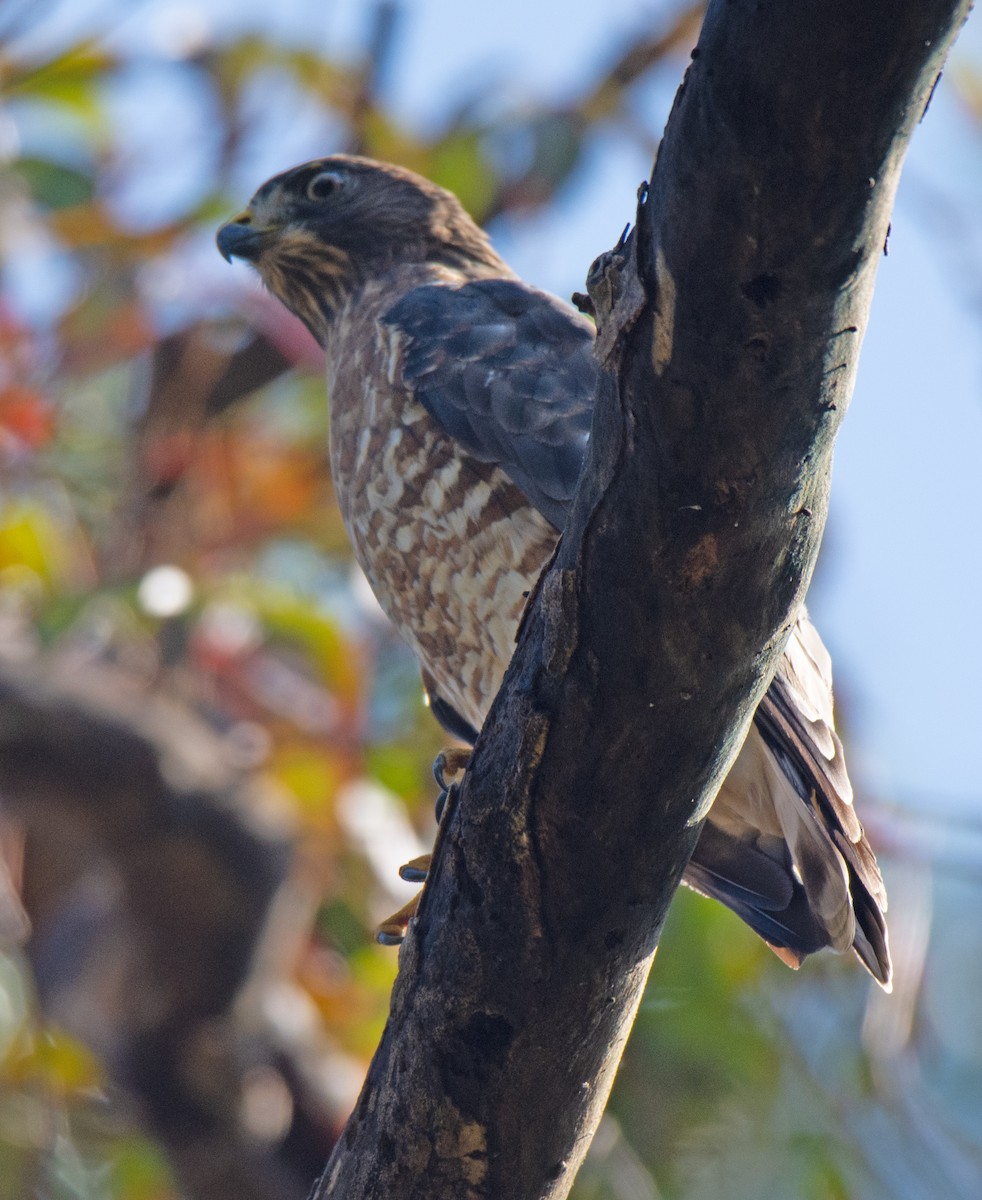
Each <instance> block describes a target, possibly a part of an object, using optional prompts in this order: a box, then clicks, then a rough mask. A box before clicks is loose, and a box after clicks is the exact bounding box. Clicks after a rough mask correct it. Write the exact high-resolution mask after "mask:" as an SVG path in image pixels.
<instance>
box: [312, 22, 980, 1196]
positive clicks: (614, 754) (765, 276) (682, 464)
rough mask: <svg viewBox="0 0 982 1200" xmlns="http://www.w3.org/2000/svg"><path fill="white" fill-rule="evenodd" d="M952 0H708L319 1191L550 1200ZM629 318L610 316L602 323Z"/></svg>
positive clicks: (775, 546) (600, 273) (627, 985)
mask: <svg viewBox="0 0 982 1200" xmlns="http://www.w3.org/2000/svg"><path fill="white" fill-rule="evenodd" d="M968 7H969V6H968V4H967V3H966V2H965V0H916V2H915V0H905V2H903V3H897V2H896V0H869V2H867V3H864V4H855V3H852V2H848V0H802V2H801V3H796V4H781V3H775V4H772V3H767V2H766V0H765V2H763V3H761V2H760V0H727V2H724V0H719V2H716V3H713V4H711V5H710V9H709V12H708V15H707V17H706V22H705V26H704V28H703V31H702V35H701V38H700V42H699V48H698V51H697V52H696V53H695V54H694V55H693V57H694V62H693V64H692V66H691V67H690V69H689V72H688V75H687V77H686V80H685V82H684V83H683V86H682V88H681V90H680V92H679V95H678V98H677V100H676V104H675V108H674V110H673V113H672V117H671V120H670V122H669V126H668V130H667V132H666V136H665V140H664V142H663V145H662V147H661V151H660V154H659V158H658V162H657V167H656V169H655V172H654V176H653V179H652V182H651V188H650V191H649V194H648V197H647V200H646V202H645V203H644V204H643V205H642V207H641V208H640V212H639V221H638V227H637V230H636V235H635V237H634V238H633V240H632V241H631V242H629V243H628V245H627V247H625V248H624V249H623V250H622V251H621V252H619V253H618V254H616V255H615V256H613V257H609V258H607V259H606V260H605V261H604V262H602V263H601V264H599V267H598V268H597V269H596V270H595V279H594V281H593V283H594V286H593V288H592V295H593V302H594V305H595V306H596V307H597V309H598V311H599V315H600V318H601V335H600V336H601V345H602V346H603V347H604V348H605V350H606V365H607V366H608V368H609V374H608V375H607V377H606V381H605V385H604V394H603V395H602V397H601V401H600V404H599V405H598V410H597V415H596V419H595V426H594V438H593V441H592V448H591V458H590V463H589V469H588V472H587V476H586V478H585V481H584V484H583V486H582V487H581V491H580V494H579V496H578V498H577V503H576V507H575V510H574V514H573V518H572V521H571V525H570V528H569V529H568V531H567V534H566V536H565V537H564V540H563V544H562V547H561V549H560V552H559V554H558V556H557V559H556V562H555V563H554V565H553V566H552V568H551V569H550V571H549V572H548V573H547V575H546V576H545V578H544V580H543V581H542V583H541V586H540V588H539V589H538V594H537V597H536V599H535V602H534V603H533V604H532V605H531V608H530V612H529V615H528V619H527V620H526V622H525V628H524V631H523V635H522V637H521V639H520V644H519V648H518V651H517V653H516V656H515V660H514V662H513V663H512V666H511V668H510V670H509V673H508V676H507V678H506V681H505V684H504V687H503V688H502V692H501V694H500V695H499V697H498V700H497V701H496V703H495V706H494V708H493V709H492V712H491V714H490V716H489V719H488V721H487V724H486V726H485V729H484V731H483V734H482V737H481V740H480V742H479V744H478V746H477V748H476V751H475V755H474V760H473V766H472V768H471V770H470V771H469V773H468V776H467V780H466V783H465V786H464V790H463V794H462V796H461V798H460V801H459V803H458V804H457V805H456V807H455V809H454V810H453V811H452V812H451V813H450V814H449V816H448V818H447V819H446V820H445V822H444V828H443V835H442V842H441V845H440V846H439V847H438V853H437V856H436V861H435V868H434V874H433V879H432V881H431V883H430V884H429V885H428V887H427V891H426V894H425V897H424V901H423V904H422V908H421V911H420V914H419V918H418V920H417V922H416V924H415V925H414V927H413V928H412V929H411V931H410V935H409V937H408V939H407V941H406V943H405V945H404V947H403V950H402V960H401V971H400V975H399V978H398V980H397V982H396V987H395V990H394V993H393V997H392V1010H391V1015H390V1019H389V1024H388V1026H387V1028H386V1031H385V1034H384V1036H383V1040H382V1043H381V1045H380V1047H379V1049H378V1052H377V1054H376V1057H375V1060H374V1062H373V1064H372V1068H371V1071H370V1073H369V1077H368V1080H367V1082H366V1085H365V1088H364V1091H363V1093H362V1097H361V1099H360V1102H359V1104H358V1106H357V1108H356V1111H355V1113H354V1114H353V1116H352V1118H351V1121H350V1122H349V1125H348V1127H347V1129H346V1131H345V1133H344V1135H343V1137H342V1138H341V1140H340V1141H339V1143H338V1146H337V1147H336V1149H335V1153H334V1155H333V1157H332V1159H331V1161H330V1163H329V1164H328V1167H327V1169H326V1171H325V1174H324V1177H323V1179H322V1181H321V1184H320V1188H319V1191H318V1193H317V1194H318V1195H319V1196H320V1197H322V1198H324V1197H344V1200H357V1198H359V1197H385V1198H386V1200H408V1198H410V1197H413V1198H416V1197H418V1198H423V1197H426V1198H427V1200H440V1198H442V1197H447V1198H450V1197H453V1198H454V1200H460V1198H461V1197H470V1198H473V1200H477V1198H483V1197H488V1198H491V1197H493V1198H494V1200H526V1198H531V1197H557V1198H558V1197H563V1196H565V1195H566V1194H567V1193H568V1190H569V1188H570V1186H571V1183H572V1179H573V1176H574V1174H575V1171H576V1168H577V1166H578V1164H579V1162H580V1160H581V1159H582V1156H583V1154H584V1153H585V1150H586V1147H587V1145H588V1144H589V1141H590V1138H591V1137H592V1134H593V1131H594V1129H595V1127H596V1123H597V1121H598V1120H599V1117H600V1114H601V1111H602V1109H603V1106H604V1103H605V1101H606V1098H607V1094H608V1090H609V1087H610V1084H611V1081H612V1079H613V1075H614V1072H615V1070H616V1066H617V1063H618V1060H619V1057H620V1053H621V1049H622V1047H623V1044H624V1042H625V1040H626V1038H627V1034H628V1031H629V1029H630V1026H631V1023H632V1020H633V1017H634V1013H635V1011H636V1008H637V1005H638V1002H639V1000H640V997H641V993H642V989H643V987H644V983H645V979H646V976H647V973H648V968H649V965H650V962H651V958H652V955H653V953H654V950H655V946H656V943H657V940H658V935H659V931H660V929H661V926H662V922H663V920H664V917H665V912H666V909H667V907H668V904H669V901H670V900H671V897H672V894H673V892H674V890H675V887H676V885H677V883H678V880H679V877H680V875H681V872H682V870H683V869H684V865H685V863H686V861H687V859H688V856H689V854H690V852H691V850H692V847H693V844H694V841H695V838H696V836H697V834H698V830H699V821H700V817H701V816H702V815H703V814H704V813H705V811H706V809H707V807H708V805H709V803H710V801H711V800H712V798H713V796H714V795H715V792H716V790H717V788H718V786H719V783H720V780H721V779H722V778H723V776H724V774H725V772H726V770H727V769H728V767H729V764H730V763H731V762H732V760H733V758H734V756H735V753H736V751H737V749H738V748H739V746H740V744H741V742H742V739H743V736H744V734H745V732H746V729H747V726H748V723H749V720H750V717H751V714H752V713H753V710H754V708H755V706H756V704H757V703H758V701H759V700H760V697H761V696H762V694H763V692H764V690H765V687H766V685H767V683H768V681H769V679H770V677H771V674H772V672H773V670H774V667H775V664H776V662H777V660H778V656H779V654H780V652H781V650H782V649H783V645H784V641H785V639H786V636H787V634H788V631H789V629H790V624H791V620H792V614H793V613H794V611H795V610H796V607H797V605H798V604H799V603H800V602H801V598H802V596H803V595H804V591H805V588H806V586H807V583H808V580H809V577H810V574H811V570H812V566H813V564H814V561H815V556H816V553H817V549H818V544H819V540H820V537H821V532H822V527H823V524H824V519H825V512H826V501H827V495H828V487H829V470H830V462H831V452H832V444H833V439H834V436H835V433H836V431H837V429H838V427H839V424H840V422H841V419H842V416H843V412H844V410H845V408H846V405H847V403H848V401H849V397H850V393H851V390H852V384H853V380H854V377H855V370H856V364H857V359H858V353H859V346H860V341H861V338H862V333H863V330H864V328H865V325H866V319H867V312H868V307H869V302H870V297H871V292H872V286H873V278H874V274H875V270H876V265H877V262H878V259H879V257H880V255H881V253H882V248H883V243H884V238H885V235H886V231H887V224H888V220H889V214H890V208H891V204H892V200H893V195H894V191H895V188H896V184H897V180H898V176H899V171H900V166H901V161H902V158H903V154H904V151H905V149H906V146H907V143H908V141H909V138H910V135H911V133H912V131H913V129H914V126H915V125H916V123H917V121H918V119H919V117H920V116H921V113H922V112H923V109H924V107H925V105H926V103H927V100H928V97H929V93H930V90H931V88H932V86H933V84H934V82H935V79H936V77H937V75H938V72H939V71H940V69H941V65H942V63H943V60H944V56H945V53H946V51H947V49H948V47H949V45H950V43H951V41H952V40H953V38H954V36H955V33H956V31H957V29H958V26H959V25H960V23H961V21H962V20H963V19H964V17H965V15H966V13H967V11H968ZM611 326H613V328H611Z"/></svg>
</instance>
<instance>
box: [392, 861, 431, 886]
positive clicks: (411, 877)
mask: <svg viewBox="0 0 982 1200" xmlns="http://www.w3.org/2000/svg"><path fill="white" fill-rule="evenodd" d="M428 874H429V872H428V871H425V870H423V869H422V868H421V867H414V866H413V865H412V863H404V864H403V865H402V866H401V867H400V868H399V878H400V879H401V880H402V881H403V882H404V883H425V882H426V876H427V875H428Z"/></svg>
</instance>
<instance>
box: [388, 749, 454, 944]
mask: <svg viewBox="0 0 982 1200" xmlns="http://www.w3.org/2000/svg"><path fill="white" fill-rule="evenodd" d="M470 757H471V752H470V750H469V749H464V748H462V747H450V748H449V749H447V750H441V752H440V753H439V754H438V755H437V756H436V759H435V760H434V762H433V777H434V778H435V779H436V782H437V785H438V786H439V788H440V794H439V796H438V797H437V800H436V819H437V823H438V824H439V825H440V827H441V828H442V827H443V817H444V813H446V811H447V808H448V804H449V807H450V808H451V809H452V808H453V803H452V802H453V801H456V798H457V793H458V792H459V791H460V783H461V780H462V779H463V776H464V772H465V771H466V770H467V764H468V763H469V762H470ZM448 776H450V778H449V781H448V778H447V777H448ZM439 844H440V833H439V831H438V832H437V840H436V845H435V846H434V847H433V854H436V852H437V849H438V847H439ZM432 860H433V855H431V854H421V855H420V856H419V857H418V858H414V859H411V860H410V861H409V862H407V863H404V864H403V866H401V867H400V868H399V878H400V879H404V880H405V881H406V882H407V883H422V884H424V885H425V884H426V880H427V878H428V876H429V873H430V863H431V862H432ZM422 895H423V892H422V890H420V891H418V892H417V893H416V895H415V896H413V898H412V900H410V901H409V903H408V904H404V905H403V906H402V908H400V909H399V911H398V912H396V913H393V914H392V916H391V917H389V918H387V919H386V920H385V921H383V922H382V924H381V925H380V926H379V927H378V932H377V933H376V935H375V936H376V938H377V940H378V941H379V942H381V944H382V945H383V946H398V945H399V944H400V943H401V942H402V940H403V939H404V938H405V936H406V930H407V929H408V928H409V922H410V921H411V920H412V919H413V917H415V915H416V910H417V908H418V907H419V902H420V898H421V897H422Z"/></svg>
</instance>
